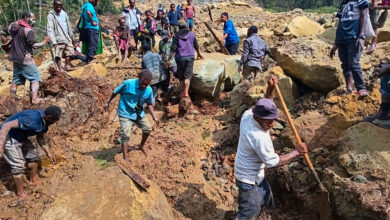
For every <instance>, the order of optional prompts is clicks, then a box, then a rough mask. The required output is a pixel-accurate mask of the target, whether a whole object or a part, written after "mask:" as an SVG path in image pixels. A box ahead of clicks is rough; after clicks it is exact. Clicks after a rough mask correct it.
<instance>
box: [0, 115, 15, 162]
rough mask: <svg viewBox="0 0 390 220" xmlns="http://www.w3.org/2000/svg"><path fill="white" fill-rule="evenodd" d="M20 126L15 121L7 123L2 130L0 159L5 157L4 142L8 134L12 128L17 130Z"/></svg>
mask: <svg viewBox="0 0 390 220" xmlns="http://www.w3.org/2000/svg"><path fill="white" fill-rule="evenodd" d="M18 125H19V122H18V120H13V121H10V122H7V123H4V124H3V126H2V128H1V130H0V158H1V157H3V152H4V142H5V139H6V138H7V135H8V132H9V131H10V130H11V129H12V128H17V127H18Z"/></svg>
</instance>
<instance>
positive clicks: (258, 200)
mask: <svg viewBox="0 0 390 220" xmlns="http://www.w3.org/2000/svg"><path fill="white" fill-rule="evenodd" d="M236 185H237V187H238V189H239V191H238V212H237V219H239V220H243V219H245V220H249V219H257V218H258V217H259V215H260V211H261V208H262V207H263V206H266V207H270V206H273V205H274V200H273V195H272V191H271V187H270V185H269V183H268V181H267V180H266V179H264V180H263V181H262V182H261V184H260V185H257V184H255V185H251V184H247V183H244V182H241V181H239V180H237V179H236Z"/></svg>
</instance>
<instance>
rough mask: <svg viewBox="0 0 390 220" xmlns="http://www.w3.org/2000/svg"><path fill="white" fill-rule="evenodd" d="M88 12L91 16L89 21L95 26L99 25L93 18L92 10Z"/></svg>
mask: <svg viewBox="0 0 390 220" xmlns="http://www.w3.org/2000/svg"><path fill="white" fill-rule="evenodd" d="M87 14H88V18H89V21H90V22H91V24H92V25H93V26H97V23H96V22H95V21H93V20H92V12H91V11H89V10H88V11H87Z"/></svg>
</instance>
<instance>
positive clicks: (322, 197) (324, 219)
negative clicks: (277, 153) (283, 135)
mask: <svg viewBox="0 0 390 220" xmlns="http://www.w3.org/2000/svg"><path fill="white" fill-rule="evenodd" d="M275 91H276V93H277V95H278V97H279V99H280V103H281V105H282V109H283V112H284V114H285V115H286V117H287V121H288V124H289V125H290V127H291V130H292V132H293V133H294V136H295V138H296V139H297V142H298V144H302V140H301V138H300V137H299V134H298V131H297V128H296V127H295V124H294V121H293V119H292V118H291V115H290V112H289V111H288V109H287V106H286V103H285V102H284V98H283V95H282V93H281V92H280V89H279V86H278V84H275ZM303 157H304V158H305V161H306V163H307V165H308V166H309V168H310V172H311V174H312V176H313V177H314V180H315V181H316V182H317V184H318V186H319V187H320V189H321V191H320V192H319V194H318V195H317V196H318V197H317V201H318V207H317V209H318V210H317V211H318V212H319V215H320V220H329V219H332V209H331V208H330V202H329V192H328V191H327V190H326V189H325V187H324V185H323V184H322V183H321V180H320V178H319V177H318V175H317V173H316V171H315V169H314V166H313V163H312V162H311V160H310V157H309V154H308V153H305V154H304V155H303Z"/></svg>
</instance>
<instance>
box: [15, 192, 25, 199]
mask: <svg viewBox="0 0 390 220" xmlns="http://www.w3.org/2000/svg"><path fill="white" fill-rule="evenodd" d="M17 196H18V198H19V201H21V200H22V201H24V200H26V199H27V194H26V193H25V192H20V193H18V194H17Z"/></svg>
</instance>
